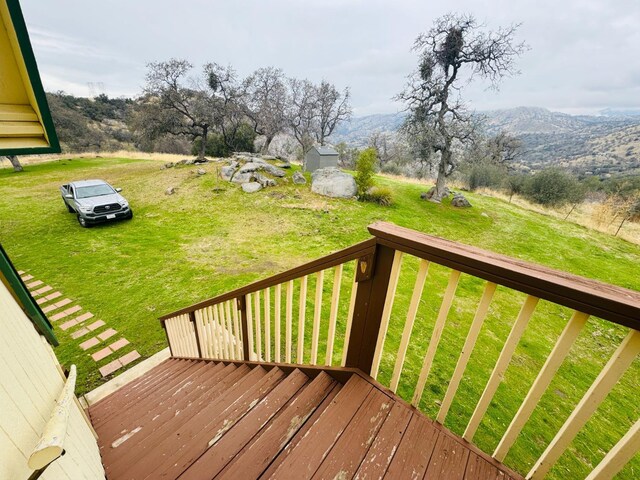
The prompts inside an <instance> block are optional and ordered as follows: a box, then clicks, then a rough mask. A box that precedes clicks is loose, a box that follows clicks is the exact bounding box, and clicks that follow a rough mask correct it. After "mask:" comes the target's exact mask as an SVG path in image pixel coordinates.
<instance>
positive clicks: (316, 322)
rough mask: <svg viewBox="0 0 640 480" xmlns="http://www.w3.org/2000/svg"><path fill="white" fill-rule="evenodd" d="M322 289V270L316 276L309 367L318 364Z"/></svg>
mask: <svg viewBox="0 0 640 480" xmlns="http://www.w3.org/2000/svg"><path fill="white" fill-rule="evenodd" d="M323 288H324V270H320V271H319V272H318V273H317V274H316V296H315V302H314V306H313V332H312V334H311V365H317V364H318V342H319V340H320V321H321V317H322V289H323Z"/></svg>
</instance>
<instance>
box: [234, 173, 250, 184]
mask: <svg viewBox="0 0 640 480" xmlns="http://www.w3.org/2000/svg"><path fill="white" fill-rule="evenodd" d="M252 179H253V173H242V172H237V173H236V174H235V175H234V176H233V177H232V178H231V181H232V182H233V183H247V182H250V181H251V180H252Z"/></svg>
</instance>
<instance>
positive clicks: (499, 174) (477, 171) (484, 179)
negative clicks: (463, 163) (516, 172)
mask: <svg viewBox="0 0 640 480" xmlns="http://www.w3.org/2000/svg"><path fill="white" fill-rule="evenodd" d="M506 176H507V172H506V169H505V168H504V167H503V166H501V165H492V164H489V163H478V164H475V165H472V166H471V168H470V169H469V171H468V174H467V187H469V190H471V191H474V190H477V189H478V188H499V187H501V186H502V185H503V184H504V181H505V178H506Z"/></svg>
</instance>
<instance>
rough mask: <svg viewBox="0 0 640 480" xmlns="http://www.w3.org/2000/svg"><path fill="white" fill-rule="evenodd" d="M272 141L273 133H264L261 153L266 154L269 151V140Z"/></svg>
mask: <svg viewBox="0 0 640 480" xmlns="http://www.w3.org/2000/svg"><path fill="white" fill-rule="evenodd" d="M272 141H273V135H266V136H265V140H264V145H262V153H263V154H265V155H266V154H267V153H269V145H271V142H272Z"/></svg>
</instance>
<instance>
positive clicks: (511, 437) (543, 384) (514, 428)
mask: <svg viewBox="0 0 640 480" xmlns="http://www.w3.org/2000/svg"><path fill="white" fill-rule="evenodd" d="M588 318H589V315H587V314H586V313H581V312H574V313H573V315H572V316H571V319H570V320H569V322H568V323H567V325H566V327H565V328H564V330H563V331H562V334H561V335H560V337H559V338H558V341H557V342H556V344H555V346H554V347H553V350H552V351H551V353H550V354H549V357H548V358H547V360H546V361H545V363H544V365H543V366H542V369H541V370H540V373H538V376H537V377H536V380H535V381H534V382H533V385H532V386H531V389H530V390H529V393H527V396H526V397H525V399H524V401H523V402H522V405H520V408H519V409H518V412H517V413H516V415H515V417H513V420H512V421H511V424H510V425H509V428H507V431H506V432H505V434H504V435H503V437H502V440H500V443H499V444H498V447H497V448H496V450H495V452H494V453H493V458H495V459H496V460H498V461H500V462H501V461H503V460H504V457H506V456H507V452H509V449H510V448H511V446H512V445H513V442H515V440H516V438H517V437H518V435H519V434H520V431H521V430H522V428H523V427H524V425H525V423H527V420H529V417H530V416H531V414H532V413H533V410H534V409H535V408H536V405H537V404H538V402H539V401H540V398H541V397H542V394H543V393H544V392H545V391H546V389H547V387H548V386H549V384H550V383H551V380H552V379H553V376H554V375H555V374H556V372H557V371H558V368H560V364H561V363H562V361H563V360H564V359H565V357H566V356H567V354H568V353H569V349H570V348H571V345H573V343H574V342H575V340H576V338H578V334H579V333H580V332H581V331H582V328H583V327H584V325H585V323H587V319H588Z"/></svg>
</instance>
